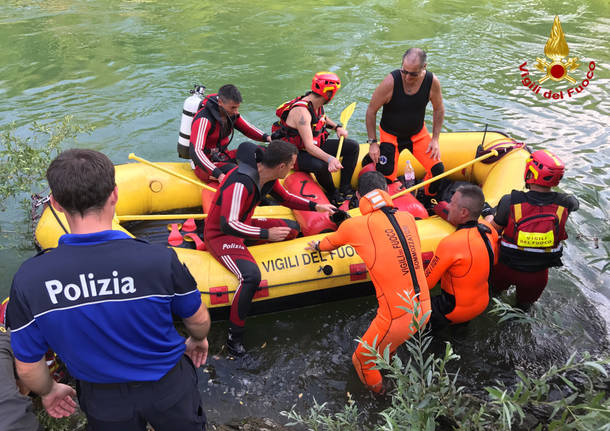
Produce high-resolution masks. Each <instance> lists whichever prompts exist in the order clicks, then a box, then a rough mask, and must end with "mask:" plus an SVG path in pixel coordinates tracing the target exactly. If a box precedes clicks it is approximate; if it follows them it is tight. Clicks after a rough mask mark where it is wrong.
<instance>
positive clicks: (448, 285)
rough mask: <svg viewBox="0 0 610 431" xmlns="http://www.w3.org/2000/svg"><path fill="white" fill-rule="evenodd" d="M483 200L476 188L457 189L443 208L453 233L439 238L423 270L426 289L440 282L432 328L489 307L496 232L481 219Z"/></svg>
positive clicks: (468, 186)
mask: <svg viewBox="0 0 610 431" xmlns="http://www.w3.org/2000/svg"><path fill="white" fill-rule="evenodd" d="M484 203H485V197H484V196H483V191H482V190H481V188H480V187H478V186H475V185H472V184H469V185H465V186H460V187H459V188H458V189H457V190H456V192H455V193H454V194H453V196H452V197H451V202H449V205H448V207H447V209H448V211H449V212H448V215H447V221H448V222H449V223H451V224H452V225H454V226H455V227H456V228H457V230H456V231H455V232H453V233H452V234H451V235H449V236H447V237H445V238H443V239H442V240H441V242H440V243H439V244H438V246H437V247H436V251H435V253H434V257H433V258H432V260H431V261H430V265H428V267H427V268H426V280H427V281H428V286H430V288H433V287H434V286H435V285H436V283H438V281H439V280H440V281H441V294H440V295H437V296H433V297H432V317H431V318H430V323H431V325H432V329H433V330H436V329H441V328H443V327H445V326H447V325H449V324H456V323H464V322H468V321H470V320H472V319H474V318H475V317H477V316H478V315H479V314H481V313H482V312H483V311H485V309H486V308H487V305H488V304H489V272H490V270H491V268H492V267H493V265H494V262H497V261H498V232H496V230H495V229H494V228H492V227H491V225H490V224H489V223H488V222H486V221H484V220H481V221H479V216H480V215H481V211H482V210H483V205H484Z"/></svg>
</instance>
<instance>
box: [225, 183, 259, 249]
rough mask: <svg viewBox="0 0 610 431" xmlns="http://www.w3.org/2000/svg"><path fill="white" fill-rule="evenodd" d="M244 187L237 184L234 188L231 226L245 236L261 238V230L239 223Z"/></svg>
mask: <svg viewBox="0 0 610 431" xmlns="http://www.w3.org/2000/svg"><path fill="white" fill-rule="evenodd" d="M244 189H245V187H244V185H243V184H241V183H235V185H234V187H233V196H232V198H231V209H230V212H229V220H228V223H229V226H231V228H233V229H235V230H236V231H238V232H241V233H243V234H244V235H248V236H254V237H257V238H258V237H260V235H261V229H260V228H259V227H254V226H250V225H247V224H245V223H242V222H240V221H239V215H240V212H241V202H242V197H243V195H244Z"/></svg>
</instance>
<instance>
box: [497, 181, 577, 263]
mask: <svg viewBox="0 0 610 431" xmlns="http://www.w3.org/2000/svg"><path fill="white" fill-rule="evenodd" d="M510 199H511V207H510V214H509V217H508V224H507V225H506V227H505V228H504V232H503V234H502V239H501V241H500V250H501V260H502V261H503V262H504V263H507V264H508V265H509V266H511V267H513V266H515V265H511V263H513V262H512V261H513V260H514V261H515V263H516V262H522V263H523V262H528V265H527V266H531V267H535V268H538V269H536V270H540V269H544V268H548V267H551V266H561V255H562V253H563V248H562V244H561V241H563V240H565V239H566V238H567V237H568V235H567V233H566V230H565V227H566V221H567V220H568V215H569V210H568V208H567V207H565V206H563V205H560V204H559V203H556V202H554V203H551V204H547V205H535V204H532V203H530V202H528V200H527V197H526V193H525V192H522V191H517V190H513V191H512V192H511V197H510ZM516 269H519V268H516ZM520 269H522V270H527V269H526V268H520ZM532 270H533V268H532Z"/></svg>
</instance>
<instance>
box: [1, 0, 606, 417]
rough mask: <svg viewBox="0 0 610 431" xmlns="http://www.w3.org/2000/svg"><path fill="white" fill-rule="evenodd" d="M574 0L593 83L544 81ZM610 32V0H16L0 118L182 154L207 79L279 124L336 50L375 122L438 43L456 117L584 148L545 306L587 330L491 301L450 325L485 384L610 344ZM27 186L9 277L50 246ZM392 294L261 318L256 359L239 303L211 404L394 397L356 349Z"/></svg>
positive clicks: (475, 383)
mask: <svg viewBox="0 0 610 431" xmlns="http://www.w3.org/2000/svg"><path fill="white" fill-rule="evenodd" d="M555 15H559V17H560V19H561V23H562V28H563V31H564V33H565V38H566V40H567V44H568V46H569V49H570V54H569V55H570V57H578V59H579V62H580V63H581V65H580V67H578V68H577V69H576V70H574V71H572V72H570V74H571V76H573V77H574V79H575V81H576V84H570V83H569V82H567V81H565V80H564V81H562V82H554V81H551V80H548V81H547V82H545V83H544V84H542V85H541V87H542V88H543V89H542V90H541V91H540V92H539V93H538V94H536V93H534V92H533V91H532V90H531V89H529V88H527V87H525V86H524V85H523V84H522V81H521V80H522V77H521V75H522V74H525V71H524V69H527V70H528V71H529V73H530V78H531V77H534V78H535V79H536V80H537V79H539V78H541V77H542V76H543V75H542V74H541V72H539V71H537V70H536V69H535V66H534V64H535V62H536V58H537V57H541V58H544V46H545V43H546V42H547V39H548V38H549V34H550V31H551V27H552V24H553V19H554V17H555ZM609 35H610V4H609V3H608V2H607V1H606V0H584V1H581V2H569V1H548V0H538V1H533V0H526V1H515V0H509V1H499V0H490V1H485V2H479V1H472V0H463V1H446V2H443V1H414V0H402V1H392V0H383V1H381V0H378V1H326V2H323V3H322V2H314V1H311V0H303V1H299V2H288V1H265V2H263V1H258V2H251V1H243V0H227V1H223V2H217V1H214V2H212V1H205V0H204V1H201V0H198V1H194V0H191V1H167V0H160V1H154V0H134V1H110V0H95V1H93V0H90V1H68V0H46V1H34V0H5V1H3V2H2V4H1V5H0V53H1V55H0V97H1V98H2V104H1V105H0V126H2V128H3V129H4V127H5V126H7V124H9V123H11V122H15V123H16V125H17V127H18V129H17V130H18V133H19V134H20V136H24V137H25V136H28V133H29V132H28V127H29V125H30V124H31V123H32V122H33V121H34V120H43V121H44V119H45V116H48V118H49V119H58V118H61V117H63V116H64V115H66V114H73V115H74V116H75V118H77V119H78V122H79V123H82V124H89V125H93V126H95V131H94V132H93V133H92V134H90V135H83V136H80V137H79V140H78V145H79V146H81V147H90V148H94V149H98V150H101V151H104V152H105V153H106V154H108V155H109V156H110V157H111V159H112V160H113V161H114V162H115V163H125V162H127V155H128V153H130V152H135V153H136V154H138V155H140V156H142V157H144V158H147V159H150V160H156V161H161V160H166V161H170V160H176V159H177V155H176V140H177V133H178V127H179V120H180V113H181V109H182V102H183V100H184V98H185V97H186V96H187V95H188V93H187V91H188V90H189V89H190V88H192V86H193V84H195V83H200V84H204V85H205V86H207V87H208V89H210V90H212V91H215V90H216V89H217V88H218V87H219V86H220V85H223V84H225V83H233V84H235V85H237V86H238V87H239V88H240V90H241V92H242V95H243V97H244V102H243V104H242V106H241V109H240V111H241V113H242V114H243V115H244V116H245V117H246V118H247V119H248V120H249V121H250V122H252V123H253V124H255V125H258V126H259V127H261V128H265V129H268V128H269V127H270V125H271V123H272V122H273V121H274V120H275V117H274V111H275V108H276V107H277V106H278V105H279V104H280V103H282V102H284V101H285V100H289V99H290V98H292V97H295V96H297V95H300V94H302V93H303V92H304V91H305V90H307V89H308V86H309V85H310V82H311V76H312V75H313V74H314V73H315V72H317V71H320V70H331V71H333V72H336V73H337V74H339V76H340V77H341V80H342V83H343V86H342V88H341V90H340V91H339V93H338V95H337V96H336V97H335V99H334V100H333V101H332V103H331V104H330V105H329V106H328V109H327V112H328V113H329V115H330V116H331V118H335V119H338V117H339V114H340V112H341V111H342V110H343V108H345V106H347V105H348V104H349V103H351V102H354V101H355V102H358V105H357V107H356V110H355V113H354V115H353V117H352V119H351V120H350V123H349V132H350V136H351V137H355V138H356V139H358V140H359V141H360V142H363V141H364V140H365V139H366V133H365V125H364V114H365V111H366V106H367V103H368V101H369V98H370V96H371V93H372V91H373V90H374V89H375V87H376V86H377V85H378V83H379V82H380V81H381V80H382V79H383V78H384V76H385V75H386V74H387V73H388V72H389V71H391V70H392V69H395V68H397V67H399V66H400V63H401V55H402V53H403V52H404V51H405V49H406V48H408V47H410V46H418V47H422V48H424V49H426V50H427V52H428V69H429V70H431V71H432V72H434V73H435V74H436V75H437V76H438V77H439V79H440V82H441V85H442V91H443V97H444V103H445V108H446V115H445V122H444V126H443V131H449V132H452V131H464V130H469V131H472V130H483V129H484V126H485V124H488V125H489V129H490V130H500V131H504V132H506V133H508V134H509V135H511V136H512V137H514V138H516V139H517V140H520V141H525V142H526V143H527V144H528V145H529V146H530V147H531V148H534V149H539V148H547V149H550V150H552V151H554V152H555V153H556V154H557V155H558V156H559V157H560V158H561V159H562V160H563V161H564V162H565V163H566V167H567V174H566V178H565V179H564V180H563V181H562V183H561V188H562V190H563V191H565V192H569V193H573V194H575V195H576V196H578V197H579V198H580V200H581V208H580V210H579V211H578V212H577V213H575V214H573V215H572V216H571V218H570V222H569V224H568V234H569V236H570V238H569V240H568V241H567V249H566V252H565V258H564V263H565V266H564V267H562V268H560V269H554V270H552V271H551V273H550V281H549V285H548V286H547V289H546V290H545V292H544V294H543V296H542V298H541V299H540V301H539V302H538V303H537V304H536V306H535V307H534V309H533V311H532V313H534V314H535V315H537V316H540V317H542V318H544V319H546V320H547V321H549V322H557V323H558V324H559V325H561V326H562V327H564V328H565V329H566V330H567V331H557V330H556V329H554V326H552V325H551V324H549V325H548V326H546V325H542V326H537V327H534V328H528V327H523V326H518V325H506V324H498V323H497V318H496V317H494V316H491V315H489V314H485V315H483V316H480V317H479V318H477V319H476V320H475V321H473V322H472V323H471V324H470V325H469V326H467V327H466V328H455V329H451V330H448V331H447V332H445V333H444V334H443V335H441V336H440V337H439V340H438V341H435V343H434V344H433V346H434V347H433V348H434V349H439V350H441V349H442V342H443V341H445V340H449V341H451V342H452V343H453V345H454V349H455V350H456V352H457V353H458V354H459V355H460V356H461V360H460V362H459V367H460V369H461V378H460V382H461V384H463V385H465V386H467V387H469V388H470V389H471V390H473V391H481V389H482V388H483V387H484V386H485V385H489V384H492V383H493V381H494V379H502V380H504V381H506V382H511V381H513V379H514V370H515V368H522V369H528V370H532V371H536V370H539V369H541V368H542V367H544V366H546V365H548V364H549V363H553V362H558V361H563V360H565V359H566V358H567V357H568V356H569V354H570V353H571V352H572V351H573V350H574V349H577V350H589V351H592V352H602V351H605V352H607V351H608V332H607V327H608V326H607V325H608V324H610V276H609V274H608V272H606V273H602V272H601V267H602V265H603V263H597V264H590V263H589V262H590V260H591V259H593V258H596V257H604V256H606V257H608V255H609V254H608V251H607V248H608V247H610V221H609V220H608V218H609V213H610V205H609V203H608V198H609V196H610V192H609V191H608V186H609V185H610V142H609V141H610V138H609V132H608V124H609V112H610V102H609V97H608V96H609V89H610V85H609V82H610V72H609V68H610V55H609V54H608V53H609V52H610V43H609V42H610V41H609V39H610V36H609ZM547 60H548V58H547ZM520 66H521V69H522V70H520ZM590 69H592V71H591V72H590V75H592V77H591V78H590V79H588V80H587V83H586V86H584V87H581V89H582V91H580V92H578V93H577V92H576V91H575V90H572V92H571V93H570V94H568V89H569V88H573V87H578V86H579V85H584V83H583V81H584V80H585V79H586V73H587V71H588V70H590ZM548 90H550V91H552V92H553V93H559V92H560V91H562V90H563V93H562V95H563V98H559V99H552V98H551V99H547V98H545V97H544V93H545V92H546V91H548ZM572 93H573V94H572ZM557 97H559V96H557ZM428 118H431V111H429V113H428ZM429 127H430V123H429ZM238 138H240V137H238ZM237 142H240V141H237ZM7 205H8V209H7V210H6V211H4V212H2V213H0V223H1V227H2V231H1V232H0V234H1V238H2V242H3V245H2V249H0V294H1V296H2V297H4V296H6V295H7V294H8V291H9V286H10V281H11V278H12V275H13V274H14V272H15V270H16V269H17V267H18V265H19V264H20V263H21V261H23V260H24V259H25V258H27V257H28V256H31V255H32V254H33V253H34V248H33V246H32V243H31V240H30V237H28V236H27V235H24V233H23V232H24V230H26V228H25V225H24V222H23V216H22V213H21V209H20V207H19V205H18V200H17V199H16V200H15V201H11V202H7ZM606 261H607V260H606ZM507 300H508V301H510V300H511V296H510V295H509V296H508V298H507ZM375 304H376V303H375V300H374V298H360V299H352V300H349V301H344V302H338V303H330V304H324V305H320V306H315V307H309V308H304V309H298V310H293V311H289V312H282V313H276V314H269V315H264V316H257V317H254V318H251V319H250V320H249V322H248V341H247V343H248V345H250V346H260V347H258V348H256V349H253V352H252V354H250V355H249V356H248V357H247V358H245V359H240V360H229V359H227V358H226V356H225V355H224V354H223V353H219V352H220V349H221V346H222V344H223V342H224V339H225V334H226V332H225V331H226V323H224V322H220V323H218V324H215V325H214V326H213V329H212V333H211V336H210V346H211V352H212V355H211V356H210V359H209V361H208V366H207V368H206V370H205V372H202V373H201V377H202V378H201V390H202V393H203V396H204V401H205V403H206V408H207V411H208V416H209V419H210V420H211V421H213V422H215V423H223V422H226V421H228V420H231V419H235V418H240V417H244V416H268V417H271V418H275V419H278V420H280V421H282V419H281V417H280V415H279V411H281V410H284V409H289V408H290V407H291V406H292V405H293V404H296V405H297V408H298V409H299V410H301V411H303V410H304V409H305V408H306V407H307V406H309V405H311V403H312V399H313V398H314V397H315V398H316V400H318V401H319V402H324V401H329V402H330V403H331V405H339V404H342V403H343V402H345V400H346V393H347V392H350V393H352V394H353V396H354V398H355V400H356V401H357V402H358V403H359V404H360V405H361V406H362V407H363V409H364V410H366V411H368V414H369V419H370V418H371V417H374V413H375V412H376V411H379V410H380V409H381V408H383V407H384V404H383V401H378V400H375V399H373V398H371V397H370V396H369V395H368V393H367V391H365V390H364V389H363V388H362V387H361V385H360V383H359V382H358V380H357V377H356V375H355V373H354V371H353V369H352V365H351V361H350V357H351V353H352V351H353V349H354V347H355V343H354V341H353V340H354V338H356V337H357V336H359V335H361V334H362V333H363V332H364V330H365V329H366V327H367V326H368V323H369V322H370V320H371V319H372V318H373V316H374V309H375ZM262 346H264V347H262ZM456 365H458V364H456Z"/></svg>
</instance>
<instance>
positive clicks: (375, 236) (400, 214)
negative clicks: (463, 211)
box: [319, 190, 430, 392]
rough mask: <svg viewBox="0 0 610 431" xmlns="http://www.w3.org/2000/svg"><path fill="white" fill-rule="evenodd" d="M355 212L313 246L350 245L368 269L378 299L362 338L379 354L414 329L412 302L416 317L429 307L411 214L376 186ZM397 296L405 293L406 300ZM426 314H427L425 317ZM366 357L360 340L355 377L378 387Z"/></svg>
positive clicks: (376, 372)
mask: <svg viewBox="0 0 610 431" xmlns="http://www.w3.org/2000/svg"><path fill="white" fill-rule="evenodd" d="M360 212H361V213H362V214H363V215H362V216H361V217H354V218H350V219H347V220H346V221H344V222H343V223H342V224H341V225H340V226H339V229H338V230H337V231H336V232H334V233H331V234H330V235H328V236H326V237H325V238H324V239H323V240H322V241H321V242H320V244H319V248H320V250H324V251H328V250H334V249H336V248H338V247H340V246H342V245H345V244H350V245H351V246H352V247H354V248H355V249H356V252H357V253H358V255H359V256H360V258H361V259H362V260H363V261H364V263H365V264H366V266H367V268H368V270H369V273H370V274H371V279H372V280H373V284H374V285H375V291H376V295H377V301H379V308H378V310H377V316H375V319H373V322H371V325H370V326H369V329H368V330H367V331H366V333H365V334H364V336H363V337H362V339H363V340H364V341H365V342H367V343H368V345H370V346H374V347H376V349H377V351H378V352H381V353H383V351H384V350H385V348H386V347H387V346H390V353H391V354H394V352H395V351H396V349H397V348H398V346H400V345H401V344H402V343H404V342H405V341H406V340H407V339H409V337H411V335H413V333H415V330H416V329H415V327H414V325H413V308H414V307H417V314H418V316H419V319H422V317H424V315H425V314H426V313H428V311H430V294H429V292H428V285H427V284H426V276H425V274H424V269H423V263H422V257H421V248H420V242H419V236H418V234H417V227H416V226H415V219H414V218H413V216H412V215H411V214H409V213H408V212H406V211H396V209H394V208H393V205H392V199H391V198H390V196H389V195H388V194H387V193H386V192H384V191H381V190H373V191H372V192H370V193H367V194H366V195H365V196H363V197H362V198H361V199H360ZM417 294H419V296H418V297H415V295H417ZM401 296H402V298H401ZM403 298H411V299H412V303H408V302H405V300H404V299H403ZM400 307H406V308H409V309H410V310H411V312H409V311H406V310H404V309H403V308H400ZM428 317H429V313H428V314H427V315H426V321H427V320H428ZM371 359H372V358H371V356H370V353H369V352H368V350H367V349H365V348H364V346H362V345H361V344H359V345H358V347H357V348H356V351H355V352H354V355H353V356H352V362H353V363H354V367H355V368H356V372H357V373H358V376H359V377H360V380H361V381H362V382H363V383H364V384H365V385H367V386H368V387H369V388H371V390H373V391H375V392H380V391H381V390H382V384H381V383H382V381H381V380H382V379H381V373H380V372H379V370H373V369H372V368H373V366H374V364H373V363H372V361H371Z"/></svg>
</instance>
